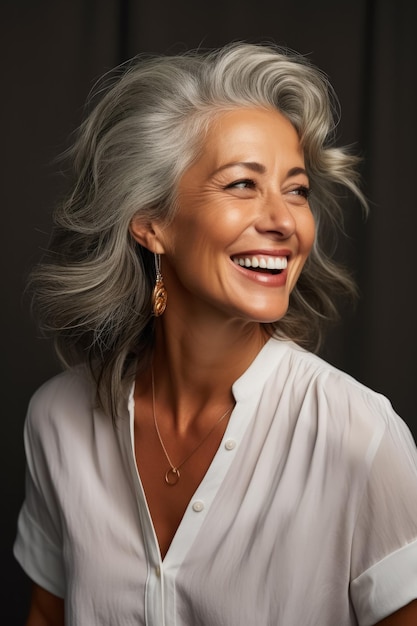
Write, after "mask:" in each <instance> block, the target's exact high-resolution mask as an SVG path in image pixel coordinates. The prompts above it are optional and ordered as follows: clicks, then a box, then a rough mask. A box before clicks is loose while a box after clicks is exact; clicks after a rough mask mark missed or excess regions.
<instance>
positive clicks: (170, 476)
mask: <svg viewBox="0 0 417 626" xmlns="http://www.w3.org/2000/svg"><path fill="white" fill-rule="evenodd" d="M180 476H181V474H180V470H179V469H178V467H170V468H169V470H167V471H166V472H165V482H166V484H167V485H169V486H170V487H173V486H174V485H176V484H177V482H178V481H179V479H180Z"/></svg>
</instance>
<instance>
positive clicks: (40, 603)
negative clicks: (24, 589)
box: [26, 584, 65, 626]
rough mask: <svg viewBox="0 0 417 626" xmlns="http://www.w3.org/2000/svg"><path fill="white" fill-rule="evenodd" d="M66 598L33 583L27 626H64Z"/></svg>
mask: <svg viewBox="0 0 417 626" xmlns="http://www.w3.org/2000/svg"><path fill="white" fill-rule="evenodd" d="M64 621H65V620H64V600H63V599H62V598H58V596H54V594H52V593H50V592H49V591H46V589H43V588H42V587H39V585H36V584H33V587H32V598H31V603H30V610H29V616H28V619H27V622H26V626H64Z"/></svg>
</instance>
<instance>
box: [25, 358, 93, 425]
mask: <svg viewBox="0 0 417 626" xmlns="http://www.w3.org/2000/svg"><path fill="white" fill-rule="evenodd" d="M95 400H96V391H95V385H94V382H93V380H92V378H91V376H90V375H89V374H88V372H87V369H86V368H85V367H83V366H78V367H74V368H71V369H69V370H66V371H64V372H61V373H59V374H56V375H55V376H53V377H52V378H50V379H49V380H47V381H45V382H44V383H43V384H42V385H41V386H40V387H39V388H38V389H37V390H36V391H35V392H34V393H33V395H32V397H31V399H30V401H29V407H28V412H27V419H26V421H27V423H28V424H29V426H30V427H32V428H33V427H35V428H36V429H41V428H49V427H51V426H52V425H54V424H55V423H56V422H57V421H59V422H60V423H61V424H62V423H63V422H64V421H66V419H68V418H70V419H71V420H72V421H74V420H75V421H76V420H77V418H85V415H86V414H88V413H90V412H91V409H92V408H93V407H94V404H95Z"/></svg>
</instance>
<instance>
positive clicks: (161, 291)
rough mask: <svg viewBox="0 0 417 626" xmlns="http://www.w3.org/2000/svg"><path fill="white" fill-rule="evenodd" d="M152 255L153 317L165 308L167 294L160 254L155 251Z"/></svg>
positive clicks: (157, 315) (160, 313)
mask: <svg viewBox="0 0 417 626" xmlns="http://www.w3.org/2000/svg"><path fill="white" fill-rule="evenodd" d="M154 256H155V272H156V280H155V287H154V288H153V292H152V311H153V314H154V315H155V317H159V316H160V315H162V313H163V312H164V311H165V309H166V306H167V299H168V294H167V290H166V288H165V285H164V281H163V279H162V274H161V255H160V254H156V253H155V254H154Z"/></svg>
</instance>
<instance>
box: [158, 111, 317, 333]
mask: <svg viewBox="0 0 417 626" xmlns="http://www.w3.org/2000/svg"><path fill="white" fill-rule="evenodd" d="M308 190H309V180H308V177H307V174H306V172H305V165H304V157H303V152H302V149H301V147H300V142H299V139H298V135H297V132H296V131H295V129H294V127H293V126H292V125H291V123H290V122H289V121H288V120H287V119H286V118H285V117H284V116H283V115H281V114H280V113H278V112H277V111H274V110H265V109H261V108H253V109H252V108H247V109H246V108H242V109H236V110H233V111H231V112H226V113H224V114H222V115H221V116H220V117H219V118H217V119H216V121H215V122H214V123H213V124H212V126H211V129H210V130H209V132H208V135H207V137H206V140H205V142H204V145H203V150H202V152H201V155H200V157H199V158H198V160H197V161H196V162H195V163H194V164H193V165H192V166H191V167H190V168H189V169H188V170H187V171H186V172H185V174H184V175H183V176H182V179H181V180H180V184H179V190H178V191H179V194H178V203H179V209H178V212H177V213H176V216H175V218H174V220H173V222H172V223H171V224H170V225H169V226H168V227H166V228H164V229H162V230H160V231H159V233H158V237H159V240H160V242H161V243H162V245H163V248H164V253H165V255H164V256H163V259H162V273H163V276H164V282H165V285H166V287H167V290H168V294H169V305H168V306H169V308H171V307H173V306H174V307H175V306H179V307H180V308H182V309H183V310H184V311H190V312H192V314H193V315H196V314H197V315H204V314H213V313H216V314H218V313H221V314H225V315H226V316H228V317H237V318H240V319H245V320H247V321H249V320H250V321H256V322H264V323H265V322H273V321H276V320H278V319H280V318H281V317H282V316H283V315H285V313H286V311H287V308H288V303H289V296H290V293H291V291H292V289H293V288H294V285H295V284H296V282H297V279H298V277H299V275H300V272H301V270H302V268H303V265H304V263H305V261H306V258H307V256H308V254H309V252H310V249H311V246H312V244H313V240H314V234H315V228H314V220H313V216H312V213H311V211H310V207H309V203H308Z"/></svg>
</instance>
